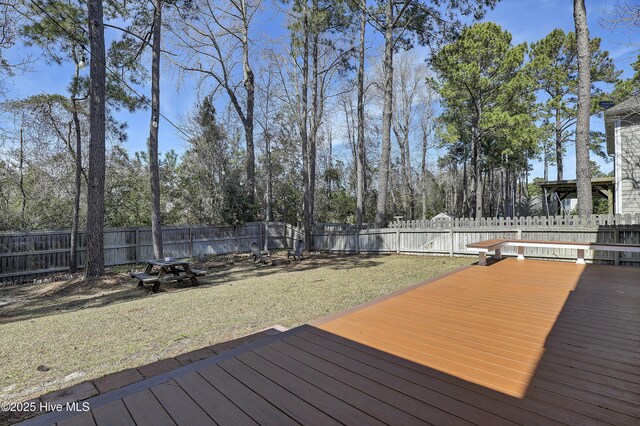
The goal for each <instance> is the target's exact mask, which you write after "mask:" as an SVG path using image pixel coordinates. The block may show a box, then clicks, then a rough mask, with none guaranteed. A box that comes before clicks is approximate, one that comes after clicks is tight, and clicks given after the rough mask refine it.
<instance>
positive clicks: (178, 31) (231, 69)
mask: <svg viewBox="0 0 640 426" xmlns="http://www.w3.org/2000/svg"><path fill="white" fill-rule="evenodd" d="M260 4H261V1H260V0H256V1H250V0H228V1H216V0H205V1H203V2H202V4H201V5H200V7H198V8H190V9H186V10H185V11H183V12H182V13H181V22H180V23H178V24H177V25H175V26H172V30H171V32H172V34H173V35H174V37H175V39H176V43H177V46H176V47H177V48H178V50H181V51H182V53H183V55H182V56H181V57H179V58H177V59H175V60H174V61H173V62H174V64H175V65H176V66H177V67H178V68H180V69H182V70H184V71H189V72H195V73H198V74H200V75H201V76H202V81H204V80H208V79H213V81H214V87H213V92H214V93H216V92H217V91H218V90H223V91H224V92H225V93H226V94H227V96H228V97H229V100H230V102H231V104H232V105H233V108H234V110H235V112H236V114H237V115H238V118H239V119H240V121H241V122H242V126H243V129H244V134H245V142H246V150H247V154H246V175H247V184H246V192H247V196H248V197H249V200H250V202H251V203H253V202H254V199H255V185H256V176H255V149H254V140H253V133H254V103H255V81H254V74H253V69H252V64H251V60H250V46H251V45H252V41H251V38H250V36H249V32H250V29H251V25H252V21H253V17H254V15H255V13H256V12H257V11H258V9H259V8H260ZM238 67H241V68H242V73H241V74H240V73H238V72H237V68H238ZM202 81H201V82H202ZM240 86H242V87H243V89H244V90H243V91H242V92H241V91H240V90H239V87H240Z"/></svg>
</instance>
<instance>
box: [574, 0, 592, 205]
mask: <svg viewBox="0 0 640 426" xmlns="http://www.w3.org/2000/svg"><path fill="white" fill-rule="evenodd" d="M573 19H574V22H575V27H576V44H577V47H578V116H577V121H576V180H577V186H578V191H577V192H578V214H579V215H580V216H582V217H585V216H589V215H590V214H591V212H592V211H593V199H592V193H591V163H590V161H589V117H590V115H591V114H590V113H591V70H590V66H591V65H590V57H591V55H590V53H589V27H588V26H587V10H586V8H585V5H584V0H573Z"/></svg>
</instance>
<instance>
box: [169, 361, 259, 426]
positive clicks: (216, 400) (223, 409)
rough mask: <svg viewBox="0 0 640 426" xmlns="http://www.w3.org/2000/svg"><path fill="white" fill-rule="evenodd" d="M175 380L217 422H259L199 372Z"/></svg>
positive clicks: (231, 423)
mask: <svg viewBox="0 0 640 426" xmlns="http://www.w3.org/2000/svg"><path fill="white" fill-rule="evenodd" d="M175 380H176V382H177V383H178V384H179V385H180V387H181V388H182V389H183V390H184V391H185V392H186V393H187V394H188V395H189V396H190V397H191V399H193V401H194V402H195V403H196V404H198V405H199V406H200V408H202V409H203V410H204V411H205V412H206V413H207V414H208V415H209V417H211V418H212V419H213V420H214V421H215V422H216V423H217V424H219V425H252V424H253V425H255V424H257V423H256V422H254V421H253V420H252V419H251V418H250V417H249V416H247V415H246V414H245V413H244V411H242V410H240V409H239V408H238V407H236V406H235V405H234V404H233V403H232V402H231V401H229V400H228V399H227V398H226V397H225V396H224V395H222V393H220V391H218V390H217V389H216V388H214V387H213V386H211V384H209V382H207V381H206V380H205V379H204V378H202V376H200V375H199V374H198V373H191V374H188V375H186V376H183V377H178V378H176V379H175Z"/></svg>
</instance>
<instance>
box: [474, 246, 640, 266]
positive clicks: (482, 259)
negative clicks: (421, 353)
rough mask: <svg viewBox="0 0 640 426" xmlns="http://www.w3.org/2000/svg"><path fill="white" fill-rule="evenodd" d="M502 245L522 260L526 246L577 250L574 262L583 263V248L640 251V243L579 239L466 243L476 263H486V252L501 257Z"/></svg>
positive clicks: (497, 257)
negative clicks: (599, 241) (477, 257)
mask: <svg viewBox="0 0 640 426" xmlns="http://www.w3.org/2000/svg"><path fill="white" fill-rule="evenodd" d="M504 247H517V249H518V259H520V260H524V250H525V248H526V247H537V248H559V249H574V250H577V259H576V263H581V264H584V252H585V250H601V251H618V252H631V253H640V245H634V244H618V243H592V242H581V241H545V240H508V239H494V240H486V241H480V242H477V243H471V244H467V249H468V250H469V251H472V252H474V253H478V256H479V259H478V265H482V266H484V265H486V264H487V254H488V253H491V252H493V253H495V255H494V258H496V259H500V258H501V257H502V249H503V248H504Z"/></svg>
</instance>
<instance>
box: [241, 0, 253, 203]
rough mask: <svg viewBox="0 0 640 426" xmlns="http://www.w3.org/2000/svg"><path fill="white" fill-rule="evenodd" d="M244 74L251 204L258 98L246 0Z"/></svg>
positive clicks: (251, 199)
mask: <svg viewBox="0 0 640 426" xmlns="http://www.w3.org/2000/svg"><path fill="white" fill-rule="evenodd" d="M241 10H242V18H243V19H242V24H243V27H242V73H243V76H244V88H245V91H246V92H247V113H246V116H245V120H244V122H243V125H244V132H245V141H246V145H247V164H246V168H247V195H248V196H249V202H250V203H251V204H254V203H255V194H256V157H255V147H254V143H253V127H254V126H253V115H254V105H255V97H256V94H255V93H256V89H255V78H254V75H253V70H252V69H251V63H250V62H249V44H250V41H249V16H248V13H249V12H248V10H247V2H246V0H242V3H241Z"/></svg>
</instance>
